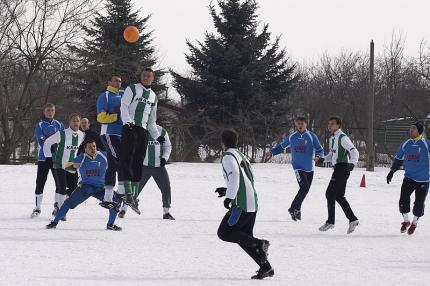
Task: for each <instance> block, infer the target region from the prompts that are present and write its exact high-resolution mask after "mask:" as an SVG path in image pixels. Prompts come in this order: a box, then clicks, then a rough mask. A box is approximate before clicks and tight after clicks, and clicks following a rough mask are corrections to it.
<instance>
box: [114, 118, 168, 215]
mask: <svg viewBox="0 0 430 286" xmlns="http://www.w3.org/2000/svg"><path fill="white" fill-rule="evenodd" d="M157 129H158V132H159V133H160V134H161V136H163V137H164V138H165V139H166V141H165V142H164V143H162V144H161V143H159V142H158V141H157V140H155V139H154V138H152V137H151V136H150V137H149V141H148V148H147V150H146V156H145V160H144V161H143V169H142V179H141V180H140V182H139V188H138V192H137V193H135V194H134V200H135V202H136V204H137V203H138V199H137V198H138V197H139V194H140V193H141V192H142V189H143V188H144V187H145V185H146V183H148V181H149V179H151V177H152V178H153V179H154V181H155V183H156V184H157V186H158V188H160V191H161V197H162V200H163V219H168V220H174V219H175V218H174V217H173V216H172V215H171V214H170V203H171V190H170V179H169V174H168V173H167V169H166V167H165V165H166V163H167V161H168V160H169V156H170V153H171V152H172V145H171V143H170V139H169V134H168V133H167V131H166V129H164V128H163V127H161V126H159V125H157ZM126 211H127V205H125V204H124V205H123V207H122V208H121V211H120V212H119V214H118V217H120V218H124V216H125V213H126Z"/></svg>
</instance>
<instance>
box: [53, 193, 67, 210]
mask: <svg viewBox="0 0 430 286" xmlns="http://www.w3.org/2000/svg"><path fill="white" fill-rule="evenodd" d="M55 195H57V194H55ZM65 200H66V195H60V194H58V202H57V204H58V209H60V208H61V206H62V205H63V203H64V201H65Z"/></svg>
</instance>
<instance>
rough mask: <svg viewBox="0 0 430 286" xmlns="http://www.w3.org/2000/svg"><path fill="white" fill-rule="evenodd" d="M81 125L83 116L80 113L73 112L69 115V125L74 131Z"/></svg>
mask: <svg viewBox="0 0 430 286" xmlns="http://www.w3.org/2000/svg"><path fill="white" fill-rule="evenodd" d="M80 125H81V116H80V115H79V114H78V113H72V114H70V116H69V127H70V128H71V129H72V130H73V131H78V130H79V126H80Z"/></svg>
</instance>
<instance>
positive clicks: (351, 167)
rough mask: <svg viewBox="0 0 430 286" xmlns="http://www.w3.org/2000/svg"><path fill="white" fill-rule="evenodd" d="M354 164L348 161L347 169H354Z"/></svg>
mask: <svg viewBox="0 0 430 286" xmlns="http://www.w3.org/2000/svg"><path fill="white" fill-rule="evenodd" d="M354 167H355V166H354V164H352V163H348V171H350V172H351V171H352V170H354Z"/></svg>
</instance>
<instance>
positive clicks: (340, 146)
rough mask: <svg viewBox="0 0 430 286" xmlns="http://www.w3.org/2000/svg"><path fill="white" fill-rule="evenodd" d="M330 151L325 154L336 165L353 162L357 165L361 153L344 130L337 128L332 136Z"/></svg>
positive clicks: (326, 158) (327, 159)
mask: <svg viewBox="0 0 430 286" xmlns="http://www.w3.org/2000/svg"><path fill="white" fill-rule="evenodd" d="M329 146H330V152H329V153H328V155H326V156H325V160H326V161H330V162H331V164H332V165H333V166H334V165H336V164H338V163H353V164H354V165H357V162H358V157H359V153H358V150H357V148H355V146H354V144H353V143H352V142H351V139H349V138H348V136H346V134H345V133H343V132H342V130H340V129H339V130H337V131H336V132H335V133H334V134H332V135H331V136H330V142H329Z"/></svg>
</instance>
